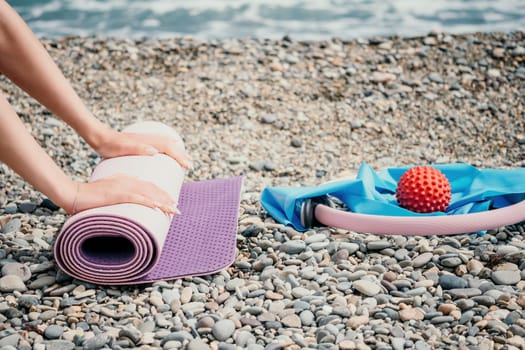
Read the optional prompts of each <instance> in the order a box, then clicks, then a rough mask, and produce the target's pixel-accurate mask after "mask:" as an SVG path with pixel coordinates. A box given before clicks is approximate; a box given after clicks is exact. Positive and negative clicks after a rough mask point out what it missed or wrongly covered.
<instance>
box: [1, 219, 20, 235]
mask: <svg viewBox="0 0 525 350" xmlns="http://www.w3.org/2000/svg"><path fill="white" fill-rule="evenodd" d="M21 228H22V221H21V220H20V219H17V218H15V219H11V220H9V221H8V222H7V224H5V225H4V226H3V227H2V232H3V233H11V232H18V231H20V229H21Z"/></svg>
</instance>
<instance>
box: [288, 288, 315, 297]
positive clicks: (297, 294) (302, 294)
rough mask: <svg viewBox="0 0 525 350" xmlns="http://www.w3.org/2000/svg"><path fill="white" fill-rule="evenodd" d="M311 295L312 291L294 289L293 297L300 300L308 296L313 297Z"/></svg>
mask: <svg viewBox="0 0 525 350" xmlns="http://www.w3.org/2000/svg"><path fill="white" fill-rule="evenodd" d="M311 294H312V291H311V290H309V289H306V288H304V287H295V288H293V289H292V295H293V296H294V297H295V298H298V299H300V298H302V297H305V296H307V295H311Z"/></svg>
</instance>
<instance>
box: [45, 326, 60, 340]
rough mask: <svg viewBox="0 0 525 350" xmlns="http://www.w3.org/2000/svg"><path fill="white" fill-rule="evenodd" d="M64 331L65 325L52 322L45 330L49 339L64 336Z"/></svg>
mask: <svg viewBox="0 0 525 350" xmlns="http://www.w3.org/2000/svg"><path fill="white" fill-rule="evenodd" d="M63 333H64V328H63V327H61V326H59V325H55V324H52V325H50V326H47V327H46V329H45V331H44V337H46V338H47V339H58V338H60V337H61V336H62V334H63Z"/></svg>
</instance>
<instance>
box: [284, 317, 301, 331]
mask: <svg viewBox="0 0 525 350" xmlns="http://www.w3.org/2000/svg"><path fill="white" fill-rule="evenodd" d="M281 322H282V324H283V325H284V326H286V327H291V328H301V319H300V318H299V316H297V315H295V314H292V315H287V316H285V317H283V319H282V320H281Z"/></svg>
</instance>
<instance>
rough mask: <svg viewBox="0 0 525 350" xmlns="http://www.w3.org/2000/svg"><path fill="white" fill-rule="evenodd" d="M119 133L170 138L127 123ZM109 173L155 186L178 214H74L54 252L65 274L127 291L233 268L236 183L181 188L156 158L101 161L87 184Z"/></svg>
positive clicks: (151, 126)
mask: <svg viewBox="0 0 525 350" xmlns="http://www.w3.org/2000/svg"><path fill="white" fill-rule="evenodd" d="M124 131H126V132H134V133H154V134H167V135H173V136H176V132H175V131H174V130H173V129H171V128H170V127H168V126H166V125H164V124H161V123H157V122H142V123H137V124H133V125H131V126H130V127H128V128H126V129H124ZM181 146H183V145H182V141H181ZM114 174H126V175H130V176H136V177H138V178H140V179H143V180H146V181H151V182H153V183H155V184H156V185H157V186H159V187H160V188H162V189H163V190H165V191H166V192H168V193H169V194H170V195H171V196H172V198H173V199H174V200H175V201H177V199H178V203H179V205H178V208H179V210H180V211H181V213H182V214H180V215H175V216H172V215H168V214H166V213H164V212H162V211H161V210H159V209H152V208H149V207H145V206H142V205H138V204H130V203H125V204H117V205H110V206H105V207H100V208H94V209H89V210H86V211H83V212H80V213H78V214H75V215H73V216H71V217H70V218H69V219H68V220H67V221H66V222H65V223H64V225H63V227H62V229H61V231H60V233H59V235H58V237H57V239H56V242H55V247H54V252H55V259H56V262H57V265H58V266H59V267H60V268H61V269H62V270H63V271H64V272H66V273H67V274H69V275H70V276H72V277H75V278H78V279H80V280H83V281H88V282H92V283H97V284H108V285H133V284H139V283H147V282H153V281H158V280H167V279H175V278H179V277H184V276H197V275H205V274H210V273H214V272H217V271H220V270H222V269H224V268H226V267H227V266H229V265H230V264H231V263H232V262H233V261H234V259H235V243H236V234H237V217H238V209H239V201H240V193H241V186H242V178H241V177H233V178H229V179H215V180H207V181H198V182H188V183H184V184H183V180H184V170H183V169H182V167H181V166H180V165H179V164H178V163H177V162H176V161H175V160H173V159H172V158H170V157H168V156H166V155H164V154H158V155H155V156H125V157H117V158H111V159H105V160H103V161H101V162H100V163H99V164H98V165H97V167H96V168H95V170H94V172H93V174H92V176H91V177H90V181H94V180H96V179H100V178H105V177H109V176H111V175H114Z"/></svg>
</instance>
